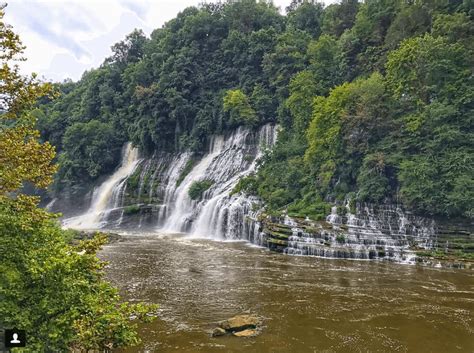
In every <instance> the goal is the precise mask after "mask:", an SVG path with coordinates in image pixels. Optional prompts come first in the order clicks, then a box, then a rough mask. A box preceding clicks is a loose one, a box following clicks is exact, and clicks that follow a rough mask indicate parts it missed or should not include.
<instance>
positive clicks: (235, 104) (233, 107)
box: [223, 89, 257, 126]
mask: <svg viewBox="0 0 474 353" xmlns="http://www.w3.org/2000/svg"><path fill="white" fill-rule="evenodd" d="M223 102H224V112H226V113H229V125H230V126H238V125H240V124H242V123H243V124H245V125H248V126H255V125H256V124H257V115H256V113H255V110H254V109H253V108H252V107H251V106H250V102H249V99H248V97H247V96H246V95H245V93H243V92H242V91H241V90H239V89H237V90H229V91H227V93H226V94H225V96H224V101H223Z"/></svg>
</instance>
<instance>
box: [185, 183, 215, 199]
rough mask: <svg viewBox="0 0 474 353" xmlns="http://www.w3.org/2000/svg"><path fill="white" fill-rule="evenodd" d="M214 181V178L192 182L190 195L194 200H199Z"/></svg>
mask: <svg viewBox="0 0 474 353" xmlns="http://www.w3.org/2000/svg"><path fill="white" fill-rule="evenodd" d="M212 184H214V181H212V180H200V181H195V182H193V183H192V184H191V186H190V188H189V191H188V195H189V197H190V198H191V199H192V200H198V199H200V198H201V197H202V193H203V192H204V191H206V190H207V189H209V188H210V187H211V186H212Z"/></svg>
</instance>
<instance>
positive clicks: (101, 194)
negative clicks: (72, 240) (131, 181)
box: [63, 143, 139, 229]
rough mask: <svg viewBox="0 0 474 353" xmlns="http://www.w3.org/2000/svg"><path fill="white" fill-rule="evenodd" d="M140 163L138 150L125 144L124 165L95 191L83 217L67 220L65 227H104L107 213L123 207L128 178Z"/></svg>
mask: <svg viewBox="0 0 474 353" xmlns="http://www.w3.org/2000/svg"><path fill="white" fill-rule="evenodd" d="M138 162H139V159H138V149H137V148H135V147H133V146H132V144H131V143H127V144H125V146H124V148H123V153H122V163H121V164H120V166H119V167H118V168H117V170H116V171H115V172H114V173H113V174H112V175H111V176H109V177H108V178H107V180H105V181H104V182H103V183H102V184H101V185H100V186H99V187H98V188H97V189H96V190H94V195H93V196H92V202H91V205H90V207H89V210H88V211H87V212H86V213H85V214H83V215H81V216H77V217H72V218H69V219H66V220H65V221H64V222H63V224H64V226H65V227H67V228H76V229H93V228H98V227H100V226H102V225H104V224H105V223H106V219H107V213H108V212H110V211H112V210H114V209H115V208H117V207H119V206H122V205H121V204H120V203H121V200H122V194H123V191H124V189H125V185H126V181H127V177H128V176H130V174H132V172H133V170H134V169H135V167H136V166H137V164H138Z"/></svg>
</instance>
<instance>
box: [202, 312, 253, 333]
mask: <svg viewBox="0 0 474 353" xmlns="http://www.w3.org/2000/svg"><path fill="white" fill-rule="evenodd" d="M261 323H262V320H261V319H260V318H259V317H258V316H255V315H251V314H243V315H237V316H234V317H231V318H230V319H227V320H224V321H221V322H219V324H218V325H219V326H218V327H216V328H215V329H214V330H213V331H212V332H211V336H212V337H218V336H224V335H226V334H233V335H234V336H236V337H253V336H256V335H258V333H259V332H260V325H261Z"/></svg>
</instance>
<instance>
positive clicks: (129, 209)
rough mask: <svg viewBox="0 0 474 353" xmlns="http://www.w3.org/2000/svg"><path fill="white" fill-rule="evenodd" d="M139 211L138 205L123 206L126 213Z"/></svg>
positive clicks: (130, 213)
mask: <svg viewBox="0 0 474 353" xmlns="http://www.w3.org/2000/svg"><path fill="white" fill-rule="evenodd" d="M138 212H140V206H138V205H130V206H127V207H125V208H124V210H123V213H124V214H126V215H132V214H136V213H138Z"/></svg>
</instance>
